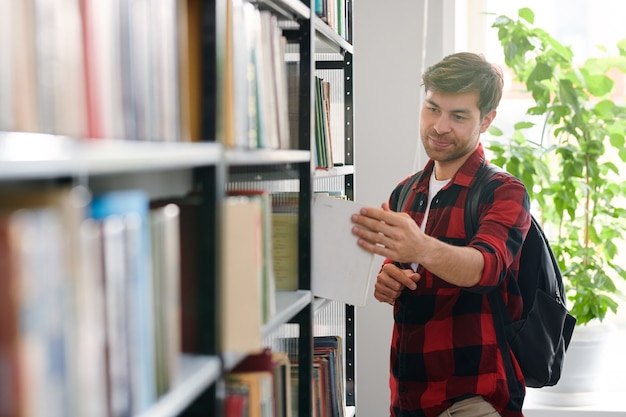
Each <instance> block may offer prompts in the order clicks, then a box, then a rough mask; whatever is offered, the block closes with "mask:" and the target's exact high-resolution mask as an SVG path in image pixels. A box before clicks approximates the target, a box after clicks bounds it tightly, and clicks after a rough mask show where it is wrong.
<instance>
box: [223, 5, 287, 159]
mask: <svg viewBox="0 0 626 417" xmlns="http://www.w3.org/2000/svg"><path fill="white" fill-rule="evenodd" d="M226 5H227V6H226V10H227V12H226V42H225V54H224V71H223V74H222V81H223V82H222V83H221V86H222V94H221V97H222V98H223V102H221V103H220V106H218V109H219V110H220V111H221V115H220V118H221V123H223V137H222V138H220V139H221V140H222V142H223V143H224V145H225V146H226V147H229V148H272V149H291V148H295V146H293V144H292V143H291V140H290V128H289V102H288V83H287V66H286V63H285V50H286V44H287V41H286V39H285V37H284V36H282V30H281V29H280V27H279V26H278V19H277V17H276V16H275V15H273V14H272V13H270V12H269V11H266V10H258V9H257V8H256V7H255V6H254V5H253V4H251V3H249V2H248V1H246V0H227V1H226ZM295 91H299V89H298V88H296V90H295Z"/></svg>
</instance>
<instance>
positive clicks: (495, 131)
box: [487, 125, 504, 136]
mask: <svg viewBox="0 0 626 417" xmlns="http://www.w3.org/2000/svg"><path fill="white" fill-rule="evenodd" d="M487 131H488V132H489V134H490V135H492V136H504V132H502V130H500V129H499V128H497V127H496V126H494V125H491V126H489V128H488V129H487Z"/></svg>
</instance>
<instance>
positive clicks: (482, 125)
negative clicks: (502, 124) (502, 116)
mask: <svg viewBox="0 0 626 417" xmlns="http://www.w3.org/2000/svg"><path fill="white" fill-rule="evenodd" d="M495 118H496V111H495V110H491V111H490V112H489V113H487V114H486V115H485V117H483V120H482V122H481V123H480V133H485V131H486V130H487V129H488V128H489V126H491V122H493V119H495Z"/></svg>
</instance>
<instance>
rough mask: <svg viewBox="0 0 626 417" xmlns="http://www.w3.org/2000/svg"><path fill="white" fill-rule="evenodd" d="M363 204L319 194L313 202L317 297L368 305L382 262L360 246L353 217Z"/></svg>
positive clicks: (313, 286)
mask: <svg viewBox="0 0 626 417" xmlns="http://www.w3.org/2000/svg"><path fill="white" fill-rule="evenodd" d="M362 207H363V205H362V204H359V203H356V202H354V201H350V200H343V199H339V198H335V197H329V196H325V195H319V196H316V197H315V200H314V202H313V215H312V216H311V218H312V225H311V227H312V236H313V242H312V246H313V258H312V261H313V265H312V280H311V287H312V291H313V295H315V296H317V297H322V298H327V299H331V300H337V301H341V302H344V303H346V304H351V305H355V306H364V305H365V304H366V301H367V296H368V294H369V290H370V287H371V286H372V285H373V281H372V278H373V277H375V276H376V274H377V273H378V269H379V266H380V264H381V262H377V260H378V259H377V258H378V256H377V255H374V254H372V253H370V252H368V251H366V250H365V249H363V248H361V247H360V246H358V244H357V237H356V236H354V235H353V234H352V226H353V224H352V221H351V220H350V216H351V215H352V214H354V213H358V212H359V210H360V209H361V208H362Z"/></svg>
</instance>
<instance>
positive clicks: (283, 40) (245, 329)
mask: <svg viewBox="0 0 626 417" xmlns="http://www.w3.org/2000/svg"><path fill="white" fill-rule="evenodd" d="M310 3H311V6H310V7H309V6H308V5H307V2H302V1H299V0H250V1H248V0H209V1H201V0H185V1H177V0H159V1H144V0H141V1H131V2H124V1H121V0H112V1H107V2H101V1H97V0H80V1H78V0H70V1H67V0H49V1H34V2H11V1H4V2H0V27H1V28H2V33H3V35H2V36H0V45H1V46H2V48H3V53H4V55H3V56H4V59H5V61H4V62H3V66H2V69H0V276H1V277H2V279H1V280H0V317H2V320H1V321H0V362H2V363H3V372H1V373H0V417H5V416H6V417H9V416H14V415H32V416H43V415H45V416H52V417H57V416H58V417H74V416H76V417H78V416H90V417H106V416H110V415H124V416H141V417H173V416H195V415H217V416H228V417H231V416H233V417H234V416H243V415H247V416H250V417H255V416H258V417H269V416H272V417H291V416H293V417H295V416H301V417H306V416H316V417H317V416H329V417H331V416H332V417H346V416H351V415H354V406H355V392H354V369H353V365H354V354H355V349H354V348H355V346H354V306H353V305H349V304H348V302H352V300H349V301H348V302H347V301H346V300H345V299H343V298H342V297H338V298H337V297H333V296H332V295H330V296H329V295H325V296H324V297H321V296H320V294H316V290H315V288H318V286H316V285H317V284H316V282H315V281H316V280H318V279H320V278H319V277H317V276H316V275H315V271H316V269H315V268H313V264H314V263H315V262H320V260H319V259H314V256H315V255H314V253H313V251H314V242H313V241H312V236H313V235H314V233H313V232H314V228H315V227H316V223H315V219H314V218H313V217H314V215H315V213H314V204H313V201H314V198H315V196H316V194H318V193H324V194H326V195H335V196H341V197H342V198H345V199H348V200H349V199H352V197H353V184H352V181H353V177H354V163H353V159H352V154H353V151H352V150H353V137H352V132H353V131H352V125H353V122H354V117H353V105H352V69H351V66H352V45H351V9H352V7H351V0H347V1H345V2H331V1H327V0H317V1H315V2H310ZM156 22H158V24H157V23H156ZM5 35H10V36H5ZM18 41H19V42H18ZM335 278H336V277H327V279H335Z"/></svg>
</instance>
